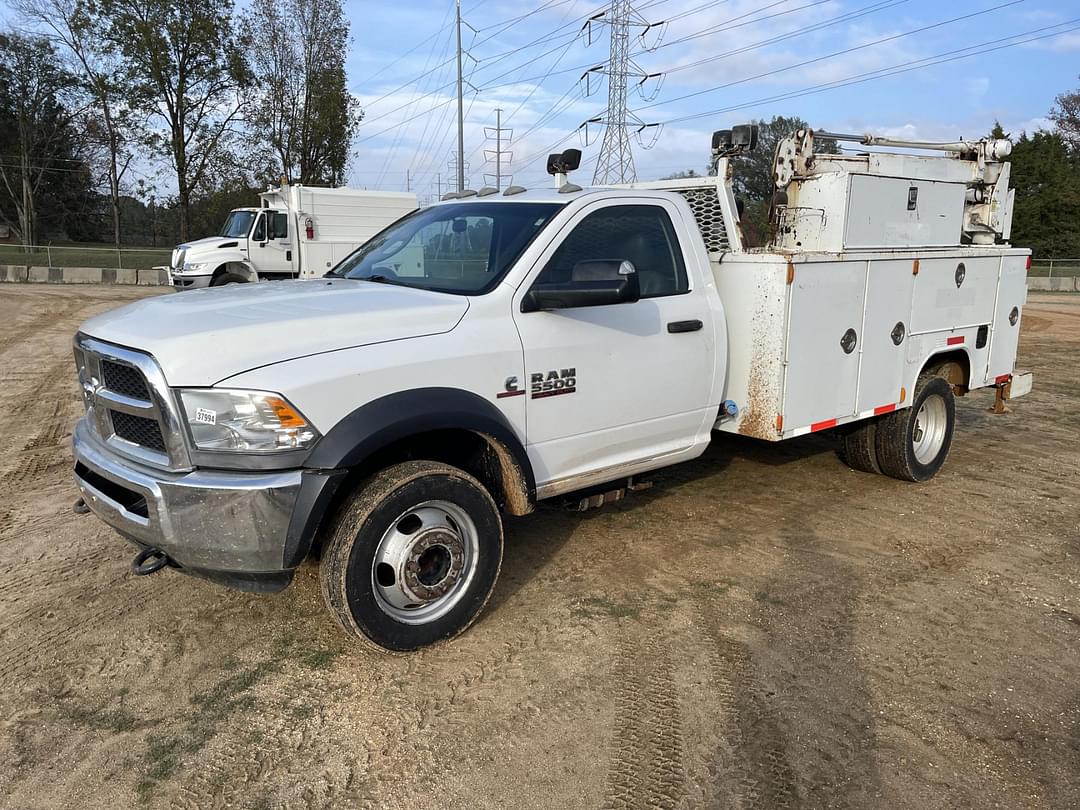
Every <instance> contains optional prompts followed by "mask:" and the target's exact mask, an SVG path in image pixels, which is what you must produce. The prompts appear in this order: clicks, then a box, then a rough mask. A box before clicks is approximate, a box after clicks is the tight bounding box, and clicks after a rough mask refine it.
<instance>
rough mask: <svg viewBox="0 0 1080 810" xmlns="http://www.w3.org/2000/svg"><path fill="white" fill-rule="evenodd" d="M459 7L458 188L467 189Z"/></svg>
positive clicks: (459, 13)
mask: <svg viewBox="0 0 1080 810" xmlns="http://www.w3.org/2000/svg"><path fill="white" fill-rule="evenodd" d="M455 5H456V8H457V190H458V194H460V193H461V192H463V191H464V190H465V106H464V102H463V100H462V88H461V84H462V80H461V0H455Z"/></svg>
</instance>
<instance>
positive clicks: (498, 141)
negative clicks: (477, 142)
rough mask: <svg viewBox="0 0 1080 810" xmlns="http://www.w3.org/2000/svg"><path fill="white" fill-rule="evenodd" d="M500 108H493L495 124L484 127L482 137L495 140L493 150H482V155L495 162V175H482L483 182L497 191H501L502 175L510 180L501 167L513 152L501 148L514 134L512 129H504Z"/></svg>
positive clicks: (509, 159)
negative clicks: (492, 177)
mask: <svg viewBox="0 0 1080 810" xmlns="http://www.w3.org/2000/svg"><path fill="white" fill-rule="evenodd" d="M502 112H503V111H502V108H501V107H496V108H495V126H494V127H484V137H485V138H486V139H488V140H489V141H491V140H493V141H495V150H494V151H492V150H491V149H485V150H484V157H485V158H486V159H487V160H489V161H493V162H494V163H495V177H494V180H492V179H491V175H490V174H485V175H484V182H485V183H487V184H489V185H494V186H495V188H497V189H498V190H499V191H502V182H503V177H504V176H505V177H506V178H507V182H508V183H509V182H511V179H512V178H511V177H510V175H504V174H503V169H504V168H507V166H508V164H509V163H510V161H511V160H513V158H514V153H513V152H510V151H507V150H506V149H504V148H503V145H504V144H509V143H510V140H511V139H512V138H513V136H514V130H512V129H506V128H504V127H503V125H502Z"/></svg>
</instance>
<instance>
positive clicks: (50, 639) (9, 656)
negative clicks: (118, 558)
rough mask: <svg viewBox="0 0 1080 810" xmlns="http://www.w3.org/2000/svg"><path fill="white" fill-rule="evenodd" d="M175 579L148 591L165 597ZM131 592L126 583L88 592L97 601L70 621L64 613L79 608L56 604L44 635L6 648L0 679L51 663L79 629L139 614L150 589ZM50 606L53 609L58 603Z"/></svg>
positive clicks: (128, 584)
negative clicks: (51, 622) (53, 618)
mask: <svg viewBox="0 0 1080 810" xmlns="http://www.w3.org/2000/svg"><path fill="white" fill-rule="evenodd" d="M175 579H176V578H170V579H169V580H166V581H165V582H164V583H162V584H160V585H158V586H157V587H156V588H155V589H154V590H153V591H152V593H153V594H154V599H155V600H159V599H165V598H168V596H169V595H170V594H171V592H172V591H173V590H175V589H176V587H177V584H176V582H175V581H174V580H175ZM71 585H72V587H73V588H75V589H77V588H78V587H79V585H80V583H78V582H77V581H75V580H72V581H71ZM125 586H127V587H125ZM132 591H133V589H132V587H131V581H130V580H127V581H125V582H124V583H122V584H120V583H118V584H110V585H106V586H103V587H101V588H98V589H96V590H93V591H91V592H90V594H91V597H90V600H91V601H93V600H96V599H98V598H99V597H100V598H101V601H100V602H99V603H98V604H94V605H92V606H89V607H88V608H87V609H86V610H84V611H82V612H78V613H76V615H75V617H74V618H72V619H70V620H68V619H67V614H69V612H70V611H77V610H78V608H79V607H80V605H78V604H75V603H65V602H63V601H61V602H60V603H59V604H61V605H63V607H61V608H60V609H58V610H57V614H58V615H57V616H56V620H55V622H54V623H53V626H52V627H51V628H49V629H48V630H45V631H44V632H36V633H35V634H34V635H32V636H31V637H30V638H29V639H28V640H27V643H25V644H23V645H21V646H13V647H10V648H9V650H8V652H7V653H6V654H5V655H3V656H0V679H8V678H14V676H15V675H18V674H20V673H22V672H24V671H30V670H32V669H33V668H34V667H37V666H45V665H46V664H48V663H50V662H52V661H53V659H54V657H55V653H56V652H57V650H58V649H60V648H62V647H64V646H66V645H67V644H69V643H70V642H71V640H72V639H73V638H74V639H78V638H79V634H80V631H82V630H88V629H91V628H94V627H101V626H107V625H108V623H110V622H112V623H115V622H116V621H117V620H119V619H123V618H124V617H126V616H128V615H129V614H130V613H132V612H133V611H141V610H142V608H143V607H144V606H145V605H146V603H147V602H148V601H149V600H150V593H151V590H150V589H149V588H145V587H143V588H135V589H134V593H132ZM53 604H54V606H55V605H57V604H58V603H57V602H54V603H53ZM61 614H64V615H61Z"/></svg>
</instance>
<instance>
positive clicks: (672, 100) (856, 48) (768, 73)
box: [641, 0, 1027, 109]
mask: <svg viewBox="0 0 1080 810" xmlns="http://www.w3.org/2000/svg"><path fill="white" fill-rule="evenodd" d="M1025 2H1027V0H1009V2H1007V3H1001V4H999V5H996V6H991V7H990V8H985V9H982V10H980V11H973V12H971V13H970V14H963V15H961V16H959V17H953V18H952V19H949V20H942V21H940V22H936V23H931V24H929V25H924V26H921V27H919V28H913V29H911V30H910V31H904V32H902V33H899V34H893V35H891V36H887V37H882V38H881V39H876V40H874V41H872V42H865V43H863V44H862V45H853V46H852V47H850V48H844V49H843V50H840V51H833V52H832V53H827V54H825V55H824V56H817V57H814V58H813V59H805V60H803V61H802V62H795V63H794V64H790V65H785V66H784V67H781V68H775V69H773V70H767V71H764V72H763V73H757V74H755V75H753V76H747V77H745V78H742V79H736V80H734V81H730V82H726V83H725V84H720V85H716V86H715V87H709V88H706V89H704V90H696V91H694V92H693V93H686V94H685V95H682V96H676V97H675V98H669V99H665V100H664V101H656V102H653V103H652V104H646V105H644V106H643V107H641V109H648V108H651V107H661V106H663V105H665V104H674V103H675V102H677V101H685V100H686V99H688V98H695V97H697V96H701V95H705V94H707V93H715V92H716V91H717V90H726V89H727V88H729V87H734V86H736V85H739V84H745V83H747V82H752V81H756V80H757V79H764V78H766V77H768V76H775V75H776V74H778V73H784V72H786V71H789V70H794V69H796V68H801V67H806V66H807V65H813V64H815V63H817V62H823V61H825V60H827V59H833V58H835V57H837V56H845V55H847V54H849V53H855V52H856V51H861V50H865V49H866V48H873V47H875V46H877V45H883V44H885V43H886V42H892V41H894V40H897V39H903V38H904V37H909V36H912V35H913V34H921V33H923V32H925V31H930V30H933V29H935V28H941V27H942V26H945V25H951V24H952V23H956V22H961V21H963V20H970V19H972V18H973V17H979V16H982V15H983V14H989V13H990V12H993V11H999V10H1000V9H1003V8H1007V7H1009V6H1015V5H1018V4H1020V3H1025ZM713 58H714V57H709V58H708V59H703V60H701V61H699V62H697V63H691V64H690V65H684V66H681V67H679V68H673V69H672V70H671V72H673V71H674V70H685V69H686V68H689V67H695V66H696V65H700V64H702V63H704V62H707V61H711V60H712V59H713ZM928 58H932V57H928Z"/></svg>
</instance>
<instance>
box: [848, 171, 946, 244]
mask: <svg viewBox="0 0 1080 810" xmlns="http://www.w3.org/2000/svg"><path fill="white" fill-rule="evenodd" d="M964 192H965V187H964V184H963V183H942V182H935V181H933V180H909V179H907V178H901V177H880V176H877V175H869V174H852V175H851V185H850V187H849V190H848V204H847V211H846V212H845V217H844V222H845V227H844V248H845V249H847V250H865V249H869V248H890V247H895V248H912V247H944V246H949V245H958V244H960V232H961V229H962V227H963V220H964Z"/></svg>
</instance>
